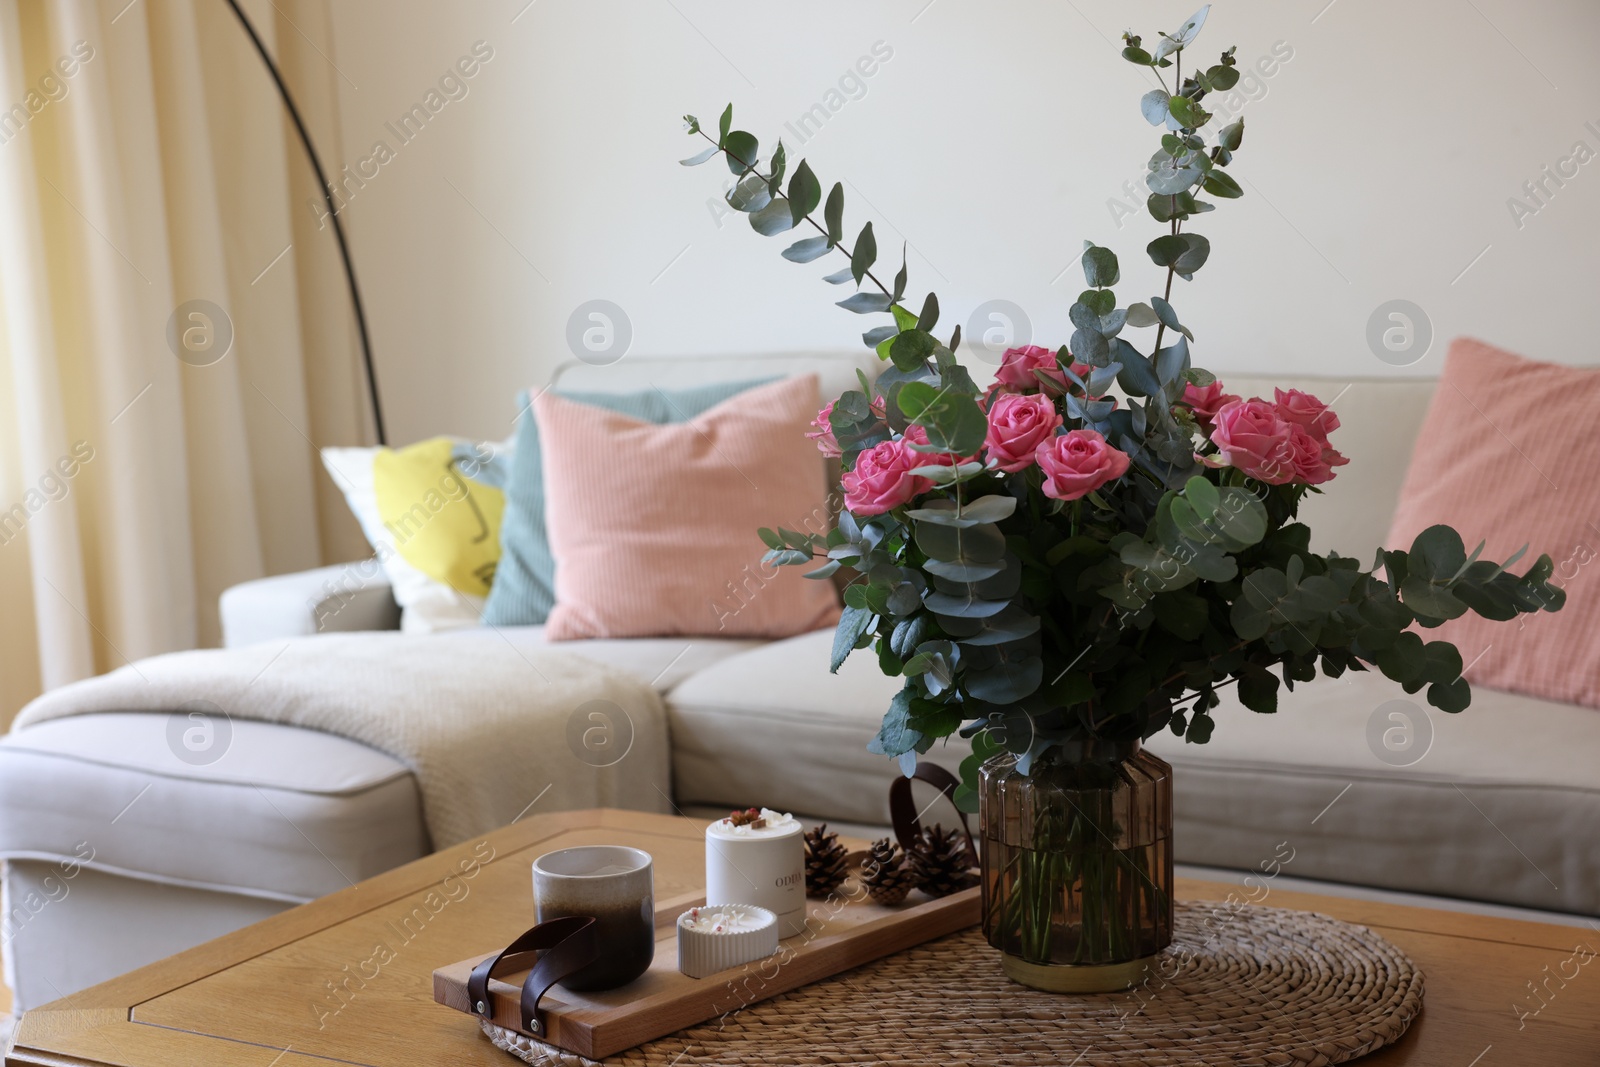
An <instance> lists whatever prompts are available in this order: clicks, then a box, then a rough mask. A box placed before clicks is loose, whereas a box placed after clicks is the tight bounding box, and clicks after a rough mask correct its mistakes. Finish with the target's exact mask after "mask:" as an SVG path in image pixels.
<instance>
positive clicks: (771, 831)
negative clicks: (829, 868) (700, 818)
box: [706, 808, 806, 937]
mask: <svg viewBox="0 0 1600 1067" xmlns="http://www.w3.org/2000/svg"><path fill="white" fill-rule="evenodd" d="M741 819H743V820H746V821H743V823H742V825H741V824H740V823H739V822H736V821H735V820H734V819H732V818H729V819H719V820H718V821H716V822H714V823H712V824H711V825H710V826H708V827H706V904H707V905H715V904H752V905H754V906H755V907H758V908H766V909H767V910H768V911H770V912H772V913H773V914H774V915H776V916H777V917H778V935H779V936H780V937H794V936H795V935H796V934H800V933H803V932H804V931H805V921H806V850H805V842H804V839H803V837H802V834H801V828H800V820H799V819H796V818H795V817H794V816H792V815H785V814H783V813H782V812H777V811H772V810H770V809H767V808H763V809H762V810H761V811H760V813H759V814H754V813H743V814H742V816H741Z"/></svg>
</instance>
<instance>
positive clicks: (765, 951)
mask: <svg viewBox="0 0 1600 1067" xmlns="http://www.w3.org/2000/svg"><path fill="white" fill-rule="evenodd" d="M776 951H778V918H777V916H775V915H773V914H772V912H770V911H768V910H767V909H766V908H757V907H752V906H750V905H749V904H722V905H718V906H716V907H712V906H710V905H707V906H705V907H703V908H692V909H690V910H689V911H686V912H684V913H683V914H682V915H680V916H678V970H680V971H682V972H683V973H684V974H686V975H688V976H689V977H690V978H705V977H706V976H708V975H713V974H716V973H717V972H718V971H725V970H727V969H728V968H729V967H738V966H740V965H741V964H745V963H751V962H753V961H755V960H760V959H766V958H767V957H768V956H770V955H772V954H773V953H774V952H776Z"/></svg>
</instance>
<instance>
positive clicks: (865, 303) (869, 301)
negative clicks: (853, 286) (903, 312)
mask: <svg viewBox="0 0 1600 1067" xmlns="http://www.w3.org/2000/svg"><path fill="white" fill-rule="evenodd" d="M835 303H837V304H838V305H839V306H840V307H842V308H844V309H845V310H846V311H854V312H855V313H856V314H857V315H870V314H872V313H873V312H876V311H888V310H889V297H888V294H886V293H852V294H851V295H850V296H847V297H846V298H845V299H843V300H838V301H835Z"/></svg>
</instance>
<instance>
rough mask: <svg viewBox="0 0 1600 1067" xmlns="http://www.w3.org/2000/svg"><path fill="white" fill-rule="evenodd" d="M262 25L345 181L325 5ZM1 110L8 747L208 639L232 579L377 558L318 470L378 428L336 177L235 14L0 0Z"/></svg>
mask: <svg viewBox="0 0 1600 1067" xmlns="http://www.w3.org/2000/svg"><path fill="white" fill-rule="evenodd" d="M245 7H246V10H247V12H248V13H249V14H250V16H251V19H252V21H254V22H255V24H256V26H257V29H258V30H259V31H260V32H261V34H262V36H263V38H264V40H265V41H266V42H267V45H268V48H269V49H271V50H272V51H273V52H274V53H275V54H278V55H279V56H280V57H281V59H282V62H283V66H284V68H285V71H286V74H287V76H288V79H289V83H290V85H291V87H293V89H294V90H295V92H296V94H297V96H298V97H299V99H300V103H301V105H302V108H303V109H304V111H305V112H306V115H307V119H308V122H309V124H310V125H311V127H312V136H313V138H314V139H315V140H316V141H317V142H318V144H319V147H320V149H321V151H322V152H323V154H324V159H325V162H327V164H328V165H329V167H330V169H331V170H334V171H337V169H338V166H339V161H338V160H337V158H336V156H335V154H334V149H335V146H336V145H337V144H338V138H337V129H336V128H335V125H334V115H335V109H334V107H333V106H332V104H331V101H332V100H333V99H334V90H333V87H332V85H331V84H330V78H331V77H333V76H334V75H333V72H332V70H331V69H330V68H329V66H328V59H326V58H324V56H325V55H327V53H329V52H330V51H331V48H332V45H331V42H330V40H329V31H328V27H327V25H326V13H325V11H324V10H323V8H322V6H321V5H320V4H317V3H315V2H313V0H304V2H302V3H292V2H288V0H278V2H277V3H273V2H271V0H259V2H251V3H247V4H246V5H245ZM0 109H3V110H0V626H3V633H0V725H3V724H4V723H7V722H9V721H10V718H11V716H12V715H14V714H15V712H16V711H17V710H18V709H19V708H20V707H21V706H22V704H24V703H25V702H26V701H27V700H29V699H31V698H32V697H33V696H35V695H37V694H38V693H39V692H41V691H42V690H43V689H46V688H51V687H54V686H57V685H61V684H63V683H66V682H70V681H73V680H75V679H78V678H83V677H87V676H89V675H92V674H96V673H99V672H101V671H104V670H107V669H110V668H111V667H114V666H117V665H118V664H121V663H123V662H126V661H128V660H130V659H138V658H139V657H142V656H147V655H151V654H154V653H158V652H164V651H170V650H173V649H181V648H191V647H194V646H196V645H208V644H215V643H216V642H217V640H218V636H219V635H218V625H217V612H216V603H217V596H218V594H220V593H221V591H222V590H223V589H224V588H226V587H227V586H229V585H231V584H233V583H235V582H240V581H244V580H247V579H250V578H256V577H260V576H262V575H265V574H273V573H280V572H285V571H291V570H297V569H301V568H305V567H312V566H316V565H319V564H320V563H323V562H331V561H335V560H338V559H349V558H355V557H357V556H359V555H360V554H361V552H362V549H363V546H362V545H361V544H360V543H359V542H355V541H353V540H352V538H351V535H350V530H351V527H350V524H349V523H348V521H347V519H346V518H345V517H344V516H342V515H341V514H340V509H341V508H342V505H341V504H340V502H339V500H338V497H337V494H336V492H335V491H334V490H333V488H332V486H331V485H329V484H328V483H327V480H326V479H325V478H324V477H322V475H321V473H320V471H319V469H318V464H317V462H316V453H315V448H316V447H317V446H321V445H323V444H355V443H363V442H366V441H368V440H370V429H369V421H370V420H369V417H368V415H367V412H366V407H365V393H364V392H363V388H364V387H363V385H362V379H361V377H360V373H361V372H360V365H359V356H358V350H357V347H356V341H355V335H354V328H353V322H352V319H351V317H350V309H349V301H348V298H347V297H346V295H345V292H344V289H343V278H342V275H341V274H340V267H339V263H338V260H337V258H336V254H335V249H334V245H333V241H332V230H331V228H321V229H319V226H318V221H317V218H316V215H315V213H313V212H312V211H311V210H310V209H309V208H308V207H307V202H308V201H309V200H310V199H311V198H312V197H314V196H316V195H317V193H316V181H315V178H314V177H313V176H312V175H311V173H310V169H309V166H308V165H307V163H306V161H305V158H304V155H303V154H302V152H301V150H300V147H299V144H298V142H297V141H295V140H294V133H293V130H292V128H291V127H290V126H289V124H288V122H287V120H286V118H285V116H284V113H283V109H282V106H281V104H280V103H279V100H278V98H277V95H276V93H275V92H274V90H273V87H272V84H271V81H270V79H269V77H268V75H267V73H266V71H265V69H264V68H263V67H262V65H261V63H260V61H259V60H258V59H257V57H256V56H255V54H254V53H253V51H252V50H251V48H250V45H249V42H248V40H247V38H246V37H245V36H244V34H243V32H242V31H241V29H240V27H239V26H238V25H237V24H236V23H235V21H234V19H233V16H232V13H231V12H230V11H229V10H228V9H227V6H226V5H225V4H224V3H222V2H221V0H134V2H132V3H127V2H126V0H110V2H107V3H103V4H101V3H93V2H90V0H59V2H53V3H50V4H43V3H32V2H22V3H18V2H16V0H0ZM197 301H203V302H205V303H203V304H201V303H195V302H197ZM197 315H198V317H196V316H197ZM169 333H172V334H174V335H175V339H176V344H174V343H171V339H169ZM228 333H231V347H229V348H227V350H226V354H223V348H222V342H223V341H224V339H225V337H226V335H227V334H228ZM180 355H182V356H183V358H180ZM219 357H220V358H219Z"/></svg>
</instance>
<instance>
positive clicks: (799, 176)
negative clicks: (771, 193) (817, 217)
mask: <svg viewBox="0 0 1600 1067" xmlns="http://www.w3.org/2000/svg"><path fill="white" fill-rule="evenodd" d="M821 199H822V185H821V184H820V183H819V182H818V181H817V176H816V175H815V174H813V173H811V166H810V164H808V163H807V162H806V161H805V160H803V159H802V160H801V161H800V163H799V165H798V166H796V167H795V168H794V174H793V175H792V176H791V177H790V178H789V214H790V215H791V216H792V217H793V218H794V224H795V225H796V226H798V225H800V220H801V219H803V218H805V217H806V216H807V215H809V214H811V213H812V212H813V211H815V210H816V209H817V203H818V201H820V200H821ZM817 240H821V241H823V242H824V243H826V241H827V238H826V237H821V238H817Z"/></svg>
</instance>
